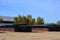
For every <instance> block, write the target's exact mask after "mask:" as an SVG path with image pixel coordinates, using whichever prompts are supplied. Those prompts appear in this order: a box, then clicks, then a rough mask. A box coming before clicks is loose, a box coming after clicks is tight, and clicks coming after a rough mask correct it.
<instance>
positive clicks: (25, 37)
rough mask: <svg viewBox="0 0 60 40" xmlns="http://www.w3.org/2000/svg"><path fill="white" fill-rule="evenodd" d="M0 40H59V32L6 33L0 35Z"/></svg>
mask: <svg viewBox="0 0 60 40" xmlns="http://www.w3.org/2000/svg"><path fill="white" fill-rule="evenodd" d="M0 40H60V32H41V33H26V32H25V33H24V32H6V33H0Z"/></svg>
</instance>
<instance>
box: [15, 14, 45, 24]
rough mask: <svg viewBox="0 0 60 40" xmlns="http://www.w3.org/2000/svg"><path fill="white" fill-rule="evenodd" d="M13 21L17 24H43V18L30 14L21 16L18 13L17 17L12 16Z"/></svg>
mask: <svg viewBox="0 0 60 40" xmlns="http://www.w3.org/2000/svg"><path fill="white" fill-rule="evenodd" d="M14 23H18V24H21V23H22V24H44V20H43V18H41V17H37V19H35V18H32V16H31V15H27V16H21V15H18V16H17V17H14Z"/></svg>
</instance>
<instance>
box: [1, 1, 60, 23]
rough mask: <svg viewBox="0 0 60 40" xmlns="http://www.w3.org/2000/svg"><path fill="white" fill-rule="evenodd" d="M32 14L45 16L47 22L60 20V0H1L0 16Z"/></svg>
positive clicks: (35, 16)
mask: <svg viewBox="0 0 60 40" xmlns="http://www.w3.org/2000/svg"><path fill="white" fill-rule="evenodd" d="M18 14H20V15H25V16H26V15H28V14H31V15H32V16H33V18H37V17H38V16H40V17H42V18H44V20H45V23H55V22H57V21H60V0H0V16H12V17H14V16H17V15H18Z"/></svg>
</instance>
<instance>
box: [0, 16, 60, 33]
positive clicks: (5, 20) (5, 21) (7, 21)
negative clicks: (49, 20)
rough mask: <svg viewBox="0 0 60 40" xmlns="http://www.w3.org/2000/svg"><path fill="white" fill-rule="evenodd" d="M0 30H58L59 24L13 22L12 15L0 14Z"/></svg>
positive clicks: (59, 29) (59, 28)
mask: <svg viewBox="0 0 60 40" xmlns="http://www.w3.org/2000/svg"><path fill="white" fill-rule="evenodd" d="M0 19H2V20H0V32H1V31H11V32H41V31H60V26H58V25H57V24H39V25H38V24H33V25H30V24H15V23H14V22H13V21H14V18H13V17H5V16H4V17H1V16H0Z"/></svg>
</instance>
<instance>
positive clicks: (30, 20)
mask: <svg viewBox="0 0 60 40" xmlns="http://www.w3.org/2000/svg"><path fill="white" fill-rule="evenodd" d="M26 18H27V19H28V21H29V22H28V24H31V23H32V16H31V15H27V17H26Z"/></svg>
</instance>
